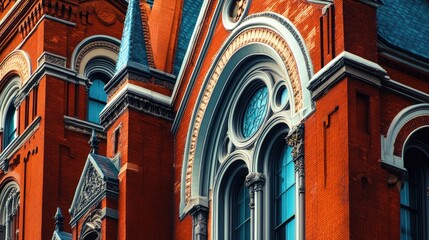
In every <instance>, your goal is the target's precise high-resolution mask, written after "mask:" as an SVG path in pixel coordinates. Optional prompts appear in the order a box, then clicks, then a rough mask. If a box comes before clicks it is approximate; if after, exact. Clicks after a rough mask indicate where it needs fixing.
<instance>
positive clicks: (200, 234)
mask: <svg viewBox="0 0 429 240" xmlns="http://www.w3.org/2000/svg"><path fill="white" fill-rule="evenodd" d="M208 211H209V209H208V208H207V207H204V206H201V205H196V206H194V207H193V208H192V210H191V216H192V227H193V230H192V240H207V218H208Z"/></svg>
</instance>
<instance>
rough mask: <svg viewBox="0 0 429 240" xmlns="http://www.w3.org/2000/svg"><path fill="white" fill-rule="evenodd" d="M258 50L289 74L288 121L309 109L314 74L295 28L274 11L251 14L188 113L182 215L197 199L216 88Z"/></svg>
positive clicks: (216, 62) (230, 40) (295, 120)
mask: <svg viewBox="0 0 429 240" xmlns="http://www.w3.org/2000/svg"><path fill="white" fill-rule="evenodd" d="M255 55H260V56H264V57H267V58H269V59H271V60H272V61H273V62H275V63H276V64H277V66H278V67H279V70H280V71H282V72H284V73H286V75H287V77H286V78H287V79H285V80H286V82H287V85H288V86H287V87H288V88H289V89H291V90H292V97H291V112H292V113H293V114H292V115H293V116H291V119H292V120H291V123H292V124H297V123H298V122H299V121H300V120H302V118H303V117H304V116H306V115H307V114H308V113H309V112H311V109H312V102H311V95H310V92H309V91H308V90H307V88H306V86H307V84H308V82H309V80H310V78H311V76H312V75H313V70H312V65H311V62H310V57H309V54H308V51H307V49H306V46H305V44H304V41H303V39H302V37H301V35H300V34H299V32H298V30H297V29H296V28H295V27H294V26H293V24H292V23H291V22H290V21H289V20H288V19H286V18H284V17H283V16H281V15H278V14H275V13H262V14H256V15H251V16H249V17H248V18H246V19H245V20H244V21H243V23H242V24H240V26H238V27H237V28H236V29H234V31H233V32H232V33H231V36H230V37H229V38H228V39H227V40H226V42H225V43H224V45H223V47H222V48H221V49H220V51H219V53H218V55H217V56H216V58H215V59H214V62H213V64H212V67H211V68H210V70H209V72H208V74H207V75H206V78H205V81H204V85H203V86H202V89H201V91H200V93H199V96H198V99H197V101H196V105H195V107H194V112H193V115H192V118H191V122H190V126H189V130H188V136H187V141H186V147H185V153H184V154H185V155H184V161H183V168H182V182H181V204H180V211H181V215H182V216H183V215H184V214H186V212H187V211H188V210H190V209H191V208H192V206H191V205H193V204H198V203H195V202H192V203H190V201H191V199H201V196H200V192H201V186H200V184H201V181H203V180H202V179H204V176H203V175H204V174H205V173H204V166H203V163H202V162H203V160H202V159H201V156H202V154H201V151H202V148H203V143H202V142H203V139H204V137H205V136H206V134H207V131H208V130H207V122H208V121H209V119H211V117H212V113H210V114H206V112H211V110H213V102H216V101H217V100H218V98H219V93H218V92H216V89H217V88H219V86H225V85H226V82H227V81H228V79H229V78H230V75H231V73H232V72H233V71H234V70H235V68H237V66H238V65H239V64H240V63H242V62H243V61H244V60H245V59H246V58H249V57H251V56H255Z"/></svg>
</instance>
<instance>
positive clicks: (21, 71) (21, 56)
mask: <svg viewBox="0 0 429 240" xmlns="http://www.w3.org/2000/svg"><path fill="white" fill-rule="evenodd" d="M11 72H16V73H17V74H18V75H19V77H20V78H21V79H22V82H21V85H22V84H23V83H24V82H25V81H26V80H27V79H28V78H29V77H30V75H31V66H30V62H29V59H28V57H27V55H26V54H25V53H24V52H23V51H22V50H17V51H13V52H12V53H11V54H9V55H8V56H7V57H6V58H5V60H3V62H2V63H0V80H3V79H4V77H5V76H6V75H8V74H9V73H11Z"/></svg>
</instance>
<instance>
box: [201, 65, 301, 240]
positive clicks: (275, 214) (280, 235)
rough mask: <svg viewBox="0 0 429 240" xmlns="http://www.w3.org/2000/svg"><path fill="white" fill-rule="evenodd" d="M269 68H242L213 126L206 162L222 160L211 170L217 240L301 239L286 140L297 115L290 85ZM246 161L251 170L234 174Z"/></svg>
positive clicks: (209, 136)
mask: <svg viewBox="0 0 429 240" xmlns="http://www.w3.org/2000/svg"><path fill="white" fill-rule="evenodd" d="M243 65H245V64H243ZM267 66H273V65H271V62H269V61H266V62H263V63H260V62H258V63H255V64H254V65H251V64H249V65H246V67H244V66H243V68H242V70H243V72H240V73H238V74H237V76H239V77H240V78H238V79H242V80H241V81H234V84H237V85H235V86H234V87H230V86H228V87H226V89H228V90H229V91H227V92H226V93H225V95H224V99H222V100H221V101H220V103H219V104H218V105H217V107H218V109H217V113H219V114H218V115H216V116H214V117H213V119H212V121H211V125H209V126H208V127H209V128H211V131H209V135H208V136H207V137H206V139H207V141H206V143H207V144H208V146H207V147H206V148H207V150H206V155H203V158H206V159H216V160H217V161H213V162H212V164H213V165H212V166H211V168H212V169H213V175H214V177H215V179H214V182H215V183H214V188H215V189H214V194H215V197H214V200H213V201H214V207H215V212H216V213H215V214H214V215H215V217H216V218H217V219H214V220H213V221H215V225H214V231H215V233H214V235H213V238H214V239H224V240H227V239H228V240H229V239H234V240H235V239H278V240H294V239H296V223H295V214H296V200H295V199H296V198H297V195H296V194H297V191H296V188H295V176H296V174H295V163H294V161H293V159H292V155H291V152H292V148H291V147H289V146H288V145H287V143H286V140H285V137H286V136H287V133H288V131H289V129H290V127H289V125H288V123H289V122H288V121H289V120H288V119H290V118H291V114H292V113H291V110H290V104H289V95H288V85H287V82H286V81H285V80H284V78H283V77H281V75H280V73H279V72H278V71H276V69H275V67H273V68H270V67H267ZM246 68H247V69H246ZM246 70H247V71H246ZM215 112H216V110H215ZM243 161H244V162H245V163H246V167H242V169H241V170H234V168H236V167H237V165H236V162H240V163H239V164H242V162H243ZM224 166H225V167H224ZM226 166H228V167H226ZM240 166H241V165H240ZM225 168H226V169H225ZM231 168H232V169H233V170H229V169H231ZM244 169H246V170H244ZM217 171H220V172H217ZM265 178H267V180H266V179H265ZM225 179H229V180H228V181H227V180H225ZM231 179H232V180H231ZM265 181H267V182H266V183H265ZM264 184H265V186H264ZM217 186H219V187H218V188H217ZM224 194H225V195H228V196H229V197H222V195H224ZM216 195H221V196H216ZM216 201H218V202H216ZM222 201H224V202H222ZM216 208H217V210H216ZM225 209H229V210H227V211H225ZM228 211H229V212H228ZM252 213H253V214H252Z"/></svg>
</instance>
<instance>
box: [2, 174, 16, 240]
mask: <svg viewBox="0 0 429 240" xmlns="http://www.w3.org/2000/svg"><path fill="white" fill-rule="evenodd" d="M19 202H20V200H19V187H18V184H16V182H14V181H10V182H8V183H6V184H5V186H4V187H3V188H2V189H1V190H0V239H8V240H15V239H18V234H19V231H18V229H19Z"/></svg>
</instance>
